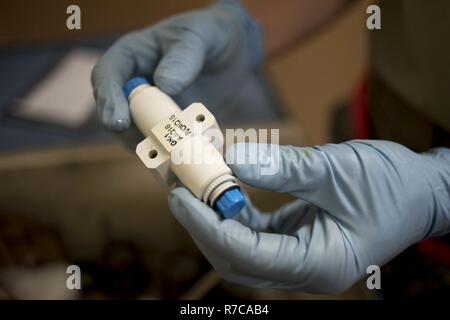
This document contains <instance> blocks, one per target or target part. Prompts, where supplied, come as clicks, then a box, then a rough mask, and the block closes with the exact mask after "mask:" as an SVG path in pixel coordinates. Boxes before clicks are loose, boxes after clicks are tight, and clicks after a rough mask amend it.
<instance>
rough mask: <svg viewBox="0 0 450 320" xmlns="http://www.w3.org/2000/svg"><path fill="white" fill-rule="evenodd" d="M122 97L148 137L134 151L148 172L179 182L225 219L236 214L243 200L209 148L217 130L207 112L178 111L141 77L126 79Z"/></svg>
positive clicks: (217, 155) (228, 172)
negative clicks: (149, 170)
mask: <svg viewBox="0 0 450 320" xmlns="http://www.w3.org/2000/svg"><path fill="white" fill-rule="evenodd" d="M124 92H125V95H126V96H127V97H128V100H129V104H130V112H131V115H132V118H133V121H134V123H135V124H136V126H137V127H138V128H139V130H140V131H141V132H142V134H143V135H144V136H145V137H146V139H145V140H143V141H142V142H141V143H139V144H138V145H137V147H136V153H137V155H138V156H139V157H140V158H141V160H142V162H144V164H145V165H146V167H147V168H149V169H152V171H153V172H155V173H157V176H158V177H160V178H162V180H164V181H165V182H166V183H167V184H172V183H173V182H174V181H175V177H177V178H178V179H179V180H180V181H181V182H182V183H183V184H184V185H185V186H186V187H187V188H188V189H189V190H190V191H191V192H192V193H193V194H194V195H195V196H196V197H197V198H199V199H201V200H202V201H203V202H205V203H206V204H208V205H209V206H211V207H212V208H214V209H216V210H217V211H218V212H219V213H220V214H221V215H222V216H223V217H224V218H231V217H233V216H234V215H236V214H237V213H239V212H240V211H241V210H242V208H243V207H244V205H245V198H244V196H243V195H242V193H241V191H240V189H239V185H238V184H237V179H236V178H235V177H234V176H233V174H232V172H231V169H230V167H228V165H227V164H226V163H225V161H224V159H223V157H222V154H221V153H220V152H219V150H218V149H217V148H216V147H215V146H214V145H213V144H212V143H211V136H210V135H209V134H208V130H210V129H216V132H219V133H220V131H219V128H218V126H217V122H216V120H215V118H214V116H213V115H212V114H211V113H210V112H209V111H208V109H206V108H205V106H203V105H202V104H201V103H193V104H191V105H190V106H189V107H187V108H186V109H184V110H181V109H180V108H179V107H178V105H177V104H176V103H175V102H174V101H173V100H172V99H171V98H170V97H169V96H168V95H166V94H165V93H163V92H162V91H161V90H159V89H158V88H157V87H154V86H150V85H149V84H148V82H147V80H146V79H145V78H141V77H137V78H133V79H131V80H129V81H128V82H127V83H126V84H125V86H124ZM220 135H221V133H220ZM221 138H222V139H223V137H222V136H221Z"/></svg>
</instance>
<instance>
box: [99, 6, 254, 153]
mask: <svg viewBox="0 0 450 320" xmlns="http://www.w3.org/2000/svg"><path fill="white" fill-rule="evenodd" d="M262 50H263V49H262V40H261V31H260V28H259V27H258V24H257V23H256V22H255V21H253V19H252V18H251V17H250V16H249V15H248V14H247V11H246V10H245V8H244V7H243V6H241V5H240V3H239V1H237V0H217V1H214V3H213V4H212V5H210V6H208V7H206V8H203V9H201V10H195V11H190V12H186V13H183V14H180V15H177V16H173V17H169V18H167V19H165V20H163V21H161V22H159V23H157V24H155V25H152V26H150V27H148V28H145V29H143V30H138V31H134V32H131V33H129V34H127V35H125V36H123V37H122V38H120V39H119V40H118V41H116V43H114V45H113V46H112V47H111V48H110V49H109V50H108V51H107V52H106V53H105V54H104V56H103V57H102V58H101V59H100V60H99V62H98V63H97V65H96V66H95V68H94V70H93V72H92V84H93V87H94V95H95V100H96V102H97V110H98V113H99V117H100V119H101V121H102V123H103V125H104V126H105V127H106V128H108V129H110V130H112V131H115V132H119V133H121V135H122V137H123V138H124V140H125V142H126V143H127V144H128V145H129V146H130V147H131V148H132V149H133V148H134V147H135V146H136V144H137V143H138V142H140V141H142V139H143V137H142V136H140V134H139V133H138V132H137V130H136V129H135V127H134V126H133V125H132V121H131V117H130V112H129V107H128V101H127V99H126V97H125V95H124V93H123V90H122V87H123V85H124V84H125V82H126V81H128V80H129V79H130V78H132V77H134V76H143V77H146V78H147V79H148V80H149V81H152V83H154V84H155V85H156V86H157V87H158V88H159V89H161V90H162V91H163V92H165V93H167V94H168V95H170V96H172V97H174V98H175V101H176V102H177V103H178V105H179V106H180V107H181V108H184V107H187V106H188V105H189V104H191V103H192V102H198V101H201V102H202V103H203V104H204V105H206V106H208V108H209V110H210V111H211V112H212V113H213V114H215V115H216V117H217V116H218V115H220V112H221V111H223V110H220V108H222V107H224V105H226V104H227V102H228V100H229V99H230V97H232V96H233V95H235V94H236V91H237V89H238V88H239V86H241V85H242V84H243V79H244V78H245V77H246V76H248V75H249V74H250V73H251V72H253V71H254V69H255V67H256V66H257V64H258V63H259V62H260V61H261V60H262Z"/></svg>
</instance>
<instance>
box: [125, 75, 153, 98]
mask: <svg viewBox="0 0 450 320" xmlns="http://www.w3.org/2000/svg"><path fill="white" fill-rule="evenodd" d="M141 84H148V81H147V79H145V78H143V77H134V78H131V79H130V80H128V81H127V82H126V83H125V85H124V86H123V92H124V93H125V95H126V96H127V98H128V97H129V96H130V93H131V91H133V90H134V89H136V88H137V87H139V86H140V85H141Z"/></svg>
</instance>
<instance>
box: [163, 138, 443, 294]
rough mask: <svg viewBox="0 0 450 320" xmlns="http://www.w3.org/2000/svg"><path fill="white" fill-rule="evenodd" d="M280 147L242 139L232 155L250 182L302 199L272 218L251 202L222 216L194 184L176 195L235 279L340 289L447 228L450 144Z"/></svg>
mask: <svg viewBox="0 0 450 320" xmlns="http://www.w3.org/2000/svg"><path fill="white" fill-rule="evenodd" d="M258 146H259V147H258ZM279 151H280V153H277V148H276V147H274V146H270V145H269V146H267V145H258V144H247V145H246V144H237V145H235V146H234V147H232V148H231V149H230V150H229V152H228V153H227V160H228V161H230V160H233V159H236V158H237V160H238V161H237V163H243V161H244V160H245V161H246V162H245V163H247V164H234V165H232V168H233V171H234V173H235V174H236V175H237V176H238V177H239V178H240V179H241V180H242V181H243V182H245V183H247V184H249V185H251V186H253V187H256V188H263V189H268V190H272V191H277V192H288V193H291V194H292V195H294V196H296V197H298V198H300V199H301V200H297V201H295V202H293V203H291V204H288V205H286V206H284V207H282V208H280V209H279V210H278V211H277V212H275V213H273V214H270V215H268V214H261V213H260V212H259V211H258V210H257V209H255V208H254V207H252V205H251V204H249V205H248V206H247V207H246V209H244V211H243V212H242V213H241V215H240V217H239V218H238V221H236V220H231V219H227V220H221V219H220V217H219V216H218V215H217V213H215V212H214V211H213V210H212V209H211V208H209V207H208V206H207V205H205V204H204V203H202V202H201V201H199V200H198V199H196V198H195V197H194V196H193V195H192V194H191V193H190V192H189V191H188V190H187V189H185V188H183V187H179V188H176V189H174V190H173V191H172V192H171V194H170V198H169V204H170V208H171V211H172V212H173V214H174V215H175V217H176V218H177V220H178V221H179V222H180V223H181V224H182V225H183V226H184V227H185V228H186V229H187V231H188V232H189V233H190V235H191V236H192V238H193V239H194V241H195V242H196V244H197V245H198V247H199V248H200V250H201V251H202V252H203V254H204V255H205V256H206V257H207V259H208V260H209V261H210V262H211V264H212V265H213V266H214V268H215V269H216V270H217V271H218V272H219V273H220V274H221V275H222V276H223V277H224V278H225V279H227V280H229V281H231V282H235V283H238V284H242V285H248V286H254V287H273V288H286V289H299V290H303V291H308V292H316V293H336V292H341V291H343V290H345V289H346V288H348V287H349V286H351V285H352V284H353V283H354V282H355V281H357V280H358V279H360V278H361V277H362V276H364V275H366V271H367V270H366V268H367V267H368V266H369V265H372V264H375V265H378V266H381V265H383V264H384V263H386V262H387V261H389V260H390V259H392V258H394V257H395V256H396V255H398V254H399V253H400V252H402V251H403V250H405V249H406V248H408V247H409V246H410V245H412V244H414V243H416V242H418V241H421V240H423V239H425V238H427V237H430V236H435V235H441V234H445V233H447V232H449V231H450V196H449V195H450V149H445V148H439V149H434V150H433V151H431V152H429V153H425V154H417V153H414V152H412V151H410V150H409V149H407V148H405V147H403V146H401V145H399V144H396V143H393V142H388V141H371V140H365V141H362V140H361V141H350V142H347V143H342V144H328V145H323V146H318V147H314V148H297V147H292V146H282V147H280V148H279ZM276 155H279V157H277V156H276ZM234 162H236V161H234ZM252 163H253V164H252ZM263 164H265V165H267V164H272V172H275V174H273V175H262V174H261V173H262V172H265V173H268V172H269V173H270V171H271V170H266V171H264V170H265V169H264V167H265V165H263ZM274 168H275V169H278V170H275V171H273V169H274ZM266 169H267V168H266Z"/></svg>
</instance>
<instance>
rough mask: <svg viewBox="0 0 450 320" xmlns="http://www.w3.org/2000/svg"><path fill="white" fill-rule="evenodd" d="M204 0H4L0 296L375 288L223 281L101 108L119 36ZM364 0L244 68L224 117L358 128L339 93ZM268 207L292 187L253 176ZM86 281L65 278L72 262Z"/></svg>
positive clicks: (302, 138) (287, 125)
mask: <svg viewBox="0 0 450 320" xmlns="http://www.w3.org/2000/svg"><path fill="white" fill-rule="evenodd" d="M207 3H208V1H203V0H195V1H167V0H151V1H150V0H129V1H106V0H97V1H87V0H78V1H76V3H75V4H77V5H78V6H80V8H81V12H82V15H81V25H82V29H81V30H68V29H67V28H66V19H67V16H68V15H67V14H66V8H67V7H68V6H69V5H70V4H73V3H72V1H65V0H41V1H25V0H18V1H8V2H5V1H3V2H2V3H1V4H0V70H1V72H0V88H1V89H0V297H1V298H4V299H9V298H24V299H47V298H56V299H73V298H82V299H108V298H127V299H162V298H171V299H177V298H181V299H183V298H191V299H220V298H224V297H235V298H242V299H247V298H274V299H311V298H320V299H328V298H336V299H348V298H358V299H366V298H371V299H377V298H380V297H381V293H379V292H375V293H374V292H373V291H372V292H369V291H367V290H366V289H364V288H365V283H363V284H362V285H361V284H356V285H355V286H354V287H353V288H351V289H350V290H349V291H348V292H346V293H344V294H342V295H339V296H317V295H307V294H301V293H293V292H281V291H275V290H256V289H248V288H243V287H239V286H234V285H230V284H228V283H226V282H224V281H222V280H220V278H219V277H218V275H217V274H216V273H215V272H214V271H213V270H212V269H211V267H210V265H209V264H208V262H207V261H206V260H204V258H203V257H202V255H201V254H200V253H199V251H198V250H197V249H196V247H195V245H194V243H193V242H192V241H191V239H190V237H189V236H188V234H187V233H186V232H185V231H184V230H183V229H182V228H181V227H180V226H179V225H178V223H177V222H176V221H175V220H174V219H173V218H172V216H171V214H170V212H169V211H168V207H167V191H168V189H167V188H166V187H162V186H161V185H160V184H159V183H158V182H157V181H156V180H155V179H154V178H153V176H152V174H150V172H148V171H147V170H146V169H145V168H144V166H143V165H142V163H141V162H140V160H138V158H137V157H136V156H135V155H134V154H133V153H131V152H129V151H128V150H127V149H126V148H124V147H123V145H122V144H121V142H120V141H119V139H118V138H117V137H116V136H114V135H113V134H111V133H108V132H107V131H106V130H104V129H103V128H102V127H101V125H100V124H99V122H97V120H96V114H95V108H94V100H93V97H92V89H91V87H90V80H89V77H90V71H91V69H92V67H93V65H94V64H95V62H96V61H97V60H98V58H99V57H100V55H101V54H102V52H104V50H105V49H106V48H108V46H109V45H111V43H112V42H113V41H114V40H115V39H116V38H117V37H119V36H120V35H122V34H123V33H126V32H127V31H130V30H132V29H136V28H141V27H144V26H147V25H150V24H152V23H155V22H156V21H159V20H161V19H163V18H164V17H167V16H170V15H173V14H175V13H178V12H182V11H186V10H189V9H193V8H197V7H201V6H203V5H205V4H207ZM366 7H367V1H361V2H357V3H356V4H355V5H354V6H352V7H351V8H349V10H347V11H345V12H344V13H343V14H342V15H341V16H340V17H339V18H338V19H336V20H335V21H334V22H333V23H332V24H330V25H328V26H327V27H326V28H324V29H323V30H321V32H320V33H319V34H318V35H317V36H316V37H312V38H310V39H309V40H308V41H306V42H305V43H302V44H299V46H298V47H295V48H292V49H291V50H289V51H287V52H285V53H283V54H281V55H278V56H277V57H276V58H275V59H272V60H270V61H268V62H267V63H266V64H265V65H264V66H263V68H262V69H261V70H260V71H259V72H257V73H255V75H254V76H252V77H250V78H249V79H247V80H246V83H245V85H243V86H242V89H241V91H242V92H239V93H238V94H237V95H236V99H235V101H233V102H232V104H233V106H229V108H230V110H233V108H235V109H240V108H245V106H246V105H248V104H257V105H259V106H261V110H262V109H264V110H266V112H261V114H258V115H255V114H251V115H247V116H240V117H233V116H230V114H232V112H228V113H224V114H223V115H220V116H218V120H219V123H220V124H221V125H222V126H223V127H246V126H255V125H256V126H262V127H273V128H280V129H281V130H280V133H281V141H280V142H281V143H283V144H286V143H287V144H294V145H300V146H304V145H314V144H321V143H326V142H333V141H340V140H344V139H347V138H351V137H352V136H353V133H352V126H351V124H349V123H348V120H347V118H348V117H347V116H346V112H347V111H346V110H347V108H346V106H347V105H348V103H349V101H351V100H352V97H353V96H354V94H355V90H356V89H357V88H358V86H359V81H360V78H361V77H362V75H363V74H364V71H365V66H366V63H367V39H366V38H367V34H366V33H367V29H366V27H365V19H366V13H365V8H366ZM248 191H249V193H250V196H251V197H252V199H253V202H254V203H255V204H256V205H258V206H259V207H261V208H262V209H264V210H272V209H275V208H277V207H278V206H279V205H280V204H282V203H284V202H286V201H288V200H289V199H290V198H289V197H288V196H285V195H280V194H272V193H268V192H263V191H259V190H252V189H248ZM71 264H76V265H78V266H80V268H81V270H82V290H67V288H66V279H67V277H68V275H67V274H66V268H67V266H69V265H71Z"/></svg>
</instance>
